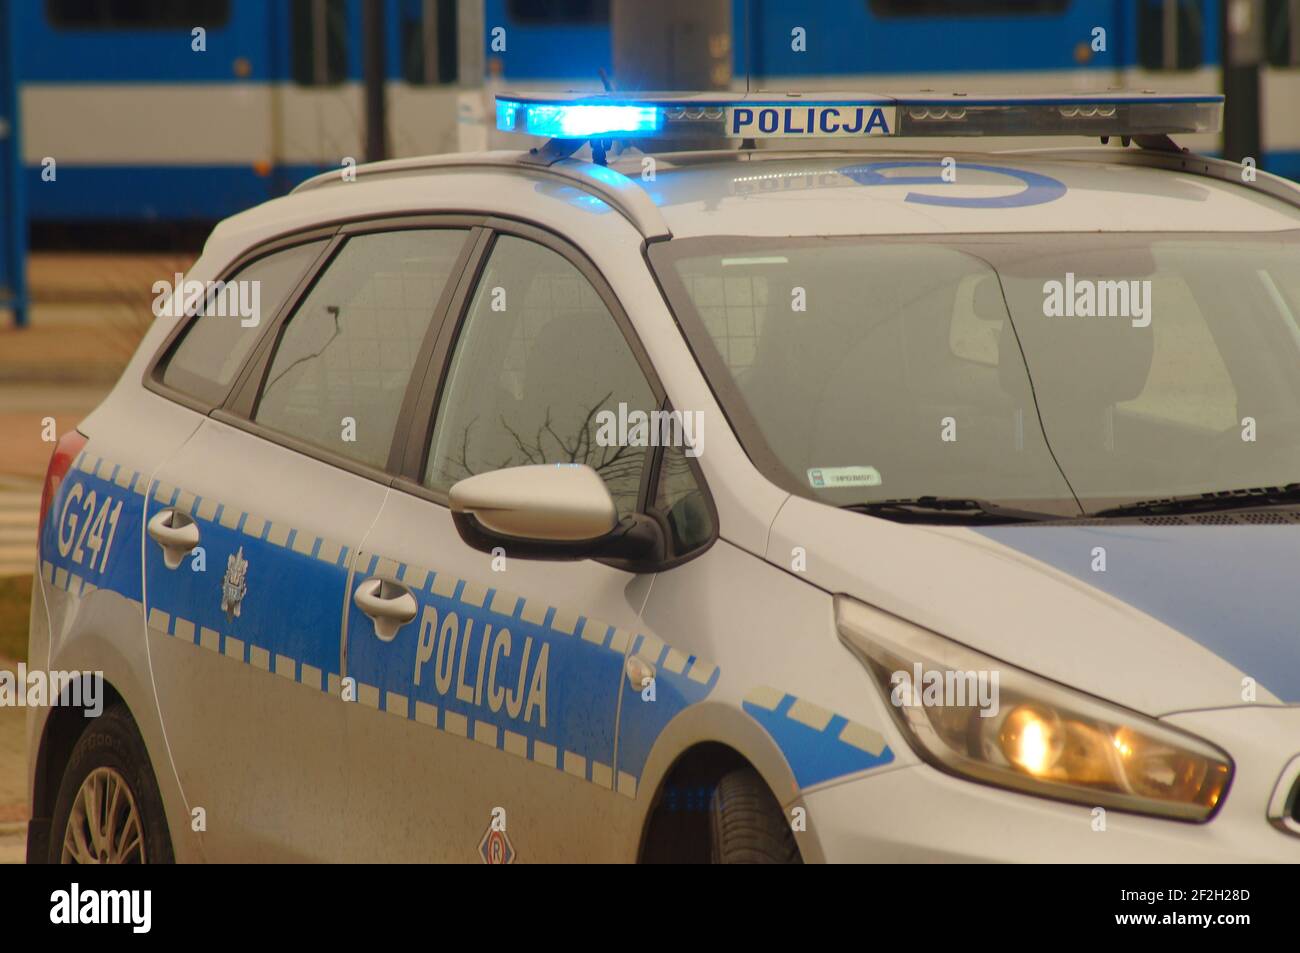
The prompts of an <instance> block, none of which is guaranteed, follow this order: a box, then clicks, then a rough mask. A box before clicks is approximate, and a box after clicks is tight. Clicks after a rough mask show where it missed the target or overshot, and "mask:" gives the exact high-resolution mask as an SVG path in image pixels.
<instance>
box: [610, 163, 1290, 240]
mask: <svg viewBox="0 0 1300 953" xmlns="http://www.w3.org/2000/svg"><path fill="white" fill-rule="evenodd" d="M1123 151H1124V152H1130V153H1136V152H1137V150H1123ZM1120 153H1121V150H1119V149H1117V148H1110V149H1096V150H1083V151H1052V150H1048V151H1043V152H1017V153H948V154H944V153H933V152H929V153H927V152H899V151H889V152H876V153H862V152H852V153H844V152H841V153H801V154H794V155H791V154H789V153H780V152H775V151H771V152H767V153H763V152H755V153H748V154H747V153H735V152H732V153H721V154H719V153H710V154H697V155H693V156H682V157H673V156H671V155H670V156H666V157H664V158H662V159H658V158H657V159H656V163H655V174H654V179H653V180H652V181H646V180H645V177H644V176H642V169H643V165H642V162H641V157H639V156H638V157H634V158H633V159H631V160H630V161H629V160H622V161H619V162H616V163H615V164H614V168H616V169H618V170H619V171H623V172H625V173H626V174H627V175H628V176H629V177H632V178H633V179H634V180H636V181H638V182H639V183H640V184H641V186H642V187H643V188H644V189H645V190H646V191H647V192H648V193H649V194H650V196H651V198H652V199H653V201H654V202H655V204H656V206H658V208H659V209H660V211H661V212H662V214H663V216H664V219H665V220H666V221H667V224H668V227H669V229H670V230H671V231H672V234H673V236H674V237H678V238H680V237H688V236H701V235H754V236H785V235H810V236H812V235H860V234H872V235H903V234H921V233H942V234H959V233H982V232H1022V231H1023V232H1059V231H1179V232H1183V231H1275V230H1282V229H1293V228H1300V188H1297V187H1295V186H1292V189H1293V190H1294V195H1295V197H1294V199H1293V200H1292V202H1294V203H1296V204H1288V202H1286V201H1283V200H1281V199H1279V198H1275V197H1273V196H1271V195H1268V194H1263V193H1261V192H1260V191H1257V190H1253V189H1251V188H1248V187H1245V186H1244V185H1243V184H1241V183H1238V182H1229V181H1224V180H1221V179H1215V178H1210V177H1208V176H1206V175H1203V174H1196V173H1194V172H1191V171H1187V172H1183V171H1170V170H1168V169H1164V168H1158V167H1144V166H1137V165H1128V164H1121V163H1117V162H1114V161H1110V156H1115V155H1117V154H1120ZM945 159H947V160H950V164H951V165H950V167H951V168H952V169H953V172H954V174H955V178H954V181H951V182H944V181H942V180H941V178H940V173H941V170H942V168H943V163H944V160H945ZM1260 176H1261V177H1262V173H1260Z"/></svg>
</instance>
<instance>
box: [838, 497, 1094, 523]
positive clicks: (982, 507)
mask: <svg viewBox="0 0 1300 953" xmlns="http://www.w3.org/2000/svg"><path fill="white" fill-rule="evenodd" d="M841 509H846V510H852V511H853V512H855V513H867V514H869V515H871V516H881V517H884V518H885V519H896V520H907V521H913V522H954V523H1030V522H1040V521H1044V520H1066V519H1071V518H1072V517H1070V516H1062V515H1060V514H1059V513H1041V512H1039V511H1037V510H1021V509H1016V508H1015V507H1011V506H1001V505H999V504H997V503H990V502H988V501H987V500H972V499H965V498H962V497H956V496H916V497H911V498H910V499H900V500H872V501H870V502H867V503H849V504H847V505H845V506H843V507H841ZM1076 515H1077V514H1076Z"/></svg>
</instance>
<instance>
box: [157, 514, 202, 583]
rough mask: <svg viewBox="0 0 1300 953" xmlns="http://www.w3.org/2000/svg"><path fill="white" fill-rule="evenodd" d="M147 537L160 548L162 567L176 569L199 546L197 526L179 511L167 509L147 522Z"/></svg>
mask: <svg viewBox="0 0 1300 953" xmlns="http://www.w3.org/2000/svg"><path fill="white" fill-rule="evenodd" d="M149 536H150V537H151V538H152V539H153V541H154V542H155V543H157V544H158V545H159V546H161V547H162V551H163V565H165V566H166V567H167V568H168V569H176V568H177V567H178V566H180V564H181V560H183V559H184V558H185V557H186V556H188V555H189V553H190V552H191V551H192V550H193V549H194V547H195V546H197V545H198V544H199V524H198V523H196V522H194V520H192V519H190V518H189V516H188V515H186V514H185V513H182V512H181V511H180V510H176V509H172V508H171V507H168V508H167V509H165V510H159V511H158V512H157V513H155V514H154V515H153V518H152V519H150V520H149Z"/></svg>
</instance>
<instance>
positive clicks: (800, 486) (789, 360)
mask: <svg viewBox="0 0 1300 953" xmlns="http://www.w3.org/2000/svg"><path fill="white" fill-rule="evenodd" d="M651 258H652V261H653V263H654V266H655V268H656V271H657V273H658V274H659V277H660V280H661V282H662V283H663V285H664V287H665V289H666V291H667V293H668V297H669V299H670V301H671V303H672V304H673V306H674V309H675V311H676V312H677V315H678V318H679V320H680V322H681V324H682V326H683V328H684V329H685V331H686V333H687V336H688V338H689V340H690V343H691V346H692V348H693V350H694V351H695V353H696V356H697V358H698V359H699V361H700V363H701V365H702V367H703V368H704V370H705V373H706V374H707V375H708V377H709V379H710V382H711V384H712V386H713V387H714V390H715V392H716V393H717V394H718V396H719V399H720V400H721V402H722V404H723V408H724V410H725V412H726V414H727V416H728V418H729V419H730V420H731V422H732V423H733V425H734V426H735V428H736V429H737V431H738V433H739V434H740V436H741V439H742V441H743V442H744V444H745V447H746V450H747V451H748V453H749V454H750V456H751V458H752V459H753V460H754V461H755V463H756V464H757V465H758V466H759V467H760V468H761V469H763V470H764V472H766V473H767V474H768V476H769V477H770V478H771V479H773V480H774V481H775V482H777V483H778V484H780V485H781V486H783V487H785V488H786V489H789V490H791V491H792V492H796V493H799V494H801V495H804V496H808V497H812V498H815V499H821V500H824V501H825V502H828V503H832V504H837V505H853V504H861V503H871V502H874V501H884V500H911V499H916V498H919V497H926V496H935V497H957V498H962V499H972V500H980V501H989V502H991V503H996V504H999V505H1002V506H1017V507H1021V508H1026V509H1032V510H1036V511H1040V512H1048V513H1057V514H1060V515H1075V514H1078V513H1079V512H1080V507H1082V508H1083V510H1084V511H1087V512H1097V511H1099V510H1102V509H1107V508H1110V507H1114V506H1120V505H1125V504H1130V503H1133V502H1136V501H1145V500H1153V499H1158V498H1165V497H1171V496H1184V495H1190V494H1200V493H1207V492H1213V491H1221V490H1236V489H1241V488H1248V487H1251V488H1253V487H1264V486H1283V485H1286V484H1291V483H1297V482H1300V232H1281V233H1268V234H1263V235H1253V234H1234V233H1222V232H1220V233H1214V234H1189V235H1181V234H1167V233H1162V234H1132V233H1108V234H1096V233H1092V234H1068V235H1059V234H1033V235H1026V234H1016V235H992V236H989V235H983V236H971V237H966V236H958V237H954V238H948V237H944V238H942V239H939V240H936V239H935V238H934V237H933V236H928V237H904V238H899V237H890V238H888V239H878V238H848V239H841V238H813V239H800V238H787V239H771V240H769V239H748V238H701V239H683V240H674V241H670V242H664V243H660V244H657V245H653V246H651Z"/></svg>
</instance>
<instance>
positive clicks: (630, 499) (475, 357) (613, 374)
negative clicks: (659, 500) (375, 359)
mask: <svg viewBox="0 0 1300 953" xmlns="http://www.w3.org/2000/svg"><path fill="white" fill-rule="evenodd" d="M655 406H656V403H655V397H654V393H653V391H652V390H651V387H650V385H649V383H648V382H647V381H646V378H645V376H644V374H642V372H641V368H640V366H639V365H638V363H637V361H636V358H635V356H634V355H633V353H632V350H631V348H630V347H629V346H628V343H627V340H626V339H625V338H624V337H623V334H622V332H621V331H620V330H619V327H618V324H617V322H616V321H615V320H614V316H613V315H612V314H611V313H610V311H609V309H608V308H607V307H606V306H605V304H604V302H603V301H602V300H601V298H600V296H599V295H598V294H597V293H596V290H595V288H593V287H592V285H591V282H589V281H588V280H587V279H586V278H585V277H584V276H583V275H582V273H581V272H580V271H579V270H578V269H577V268H576V267H575V266H574V265H573V264H572V263H571V262H569V261H568V260H567V259H566V258H564V257H563V256H562V255H560V254H559V253H557V252H555V251H552V250H551V249H549V248H546V247H545V246H543V245H539V244H537V243H536V242H532V241H528V240H526V239H523V238H517V237H514V236H510V235H505V236H501V237H499V238H497V240H496V243H495V245H494V246H493V248H492V252H491V257H490V258H489V260H488V264H487V268H486V269H485V271H484V273H483V277H482V278H481V279H480V281H479V284H478V287H477V289H476V290H475V292H474V296H473V300H472V302H471V305H470V308H469V312H468V314H467V315H466V317H465V322H464V326H463V327H462V329H461V332H460V337H459V339H458V340H457V342H456V346H455V351H454V353H453V357H452V360H451V364H450V367H449V369H448V373H447V379H446V383H445V384H444V385H443V394H442V398H441V401H440V403H439V407H438V416H437V420H436V423H435V425H434V433H433V443H432V446H431V448H430V452H429V459H428V465H427V468H426V473H425V483H426V485H427V486H429V487H431V488H433V489H436V490H440V491H443V492H445V491H447V490H448V489H450V488H451V485H452V484H453V483H455V482H456V481H458V480H461V479H464V478H465V477H468V476H472V475H474V474H478V473H485V472H488V471H491V470H499V469H502V468H505V467H516V466H524V465H527V464H536V463H585V464H587V465H589V466H591V467H592V468H593V469H594V470H595V471H596V472H597V473H599V474H600V476H601V478H602V479H603V480H604V481H605V484H606V486H607V487H608V488H609V491H610V495H611V496H613V498H614V502H615V504H616V505H617V506H618V511H619V515H620V516H626V515H628V514H630V513H632V512H633V511H634V510H635V509H636V504H637V496H638V492H639V489H640V485H641V475H642V470H643V468H644V466H645V461H646V452H647V451H646V448H645V447H644V446H636V445H634V444H633V442H629V441H628V440H625V439H622V435H623V434H625V433H626V432H627V428H626V427H624V428H622V434H621V433H620V428H619V427H618V426H617V424H616V423H615V426H614V427H613V428H610V427H608V426H606V427H602V426H601V425H602V423H605V422H607V421H610V420H613V421H615V422H616V421H617V420H619V419H620V414H621V415H622V418H621V419H624V420H626V419H627V415H628V414H631V413H633V412H641V413H648V412H649V411H652V410H654V409H655ZM609 415H612V417H611V416H609Z"/></svg>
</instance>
